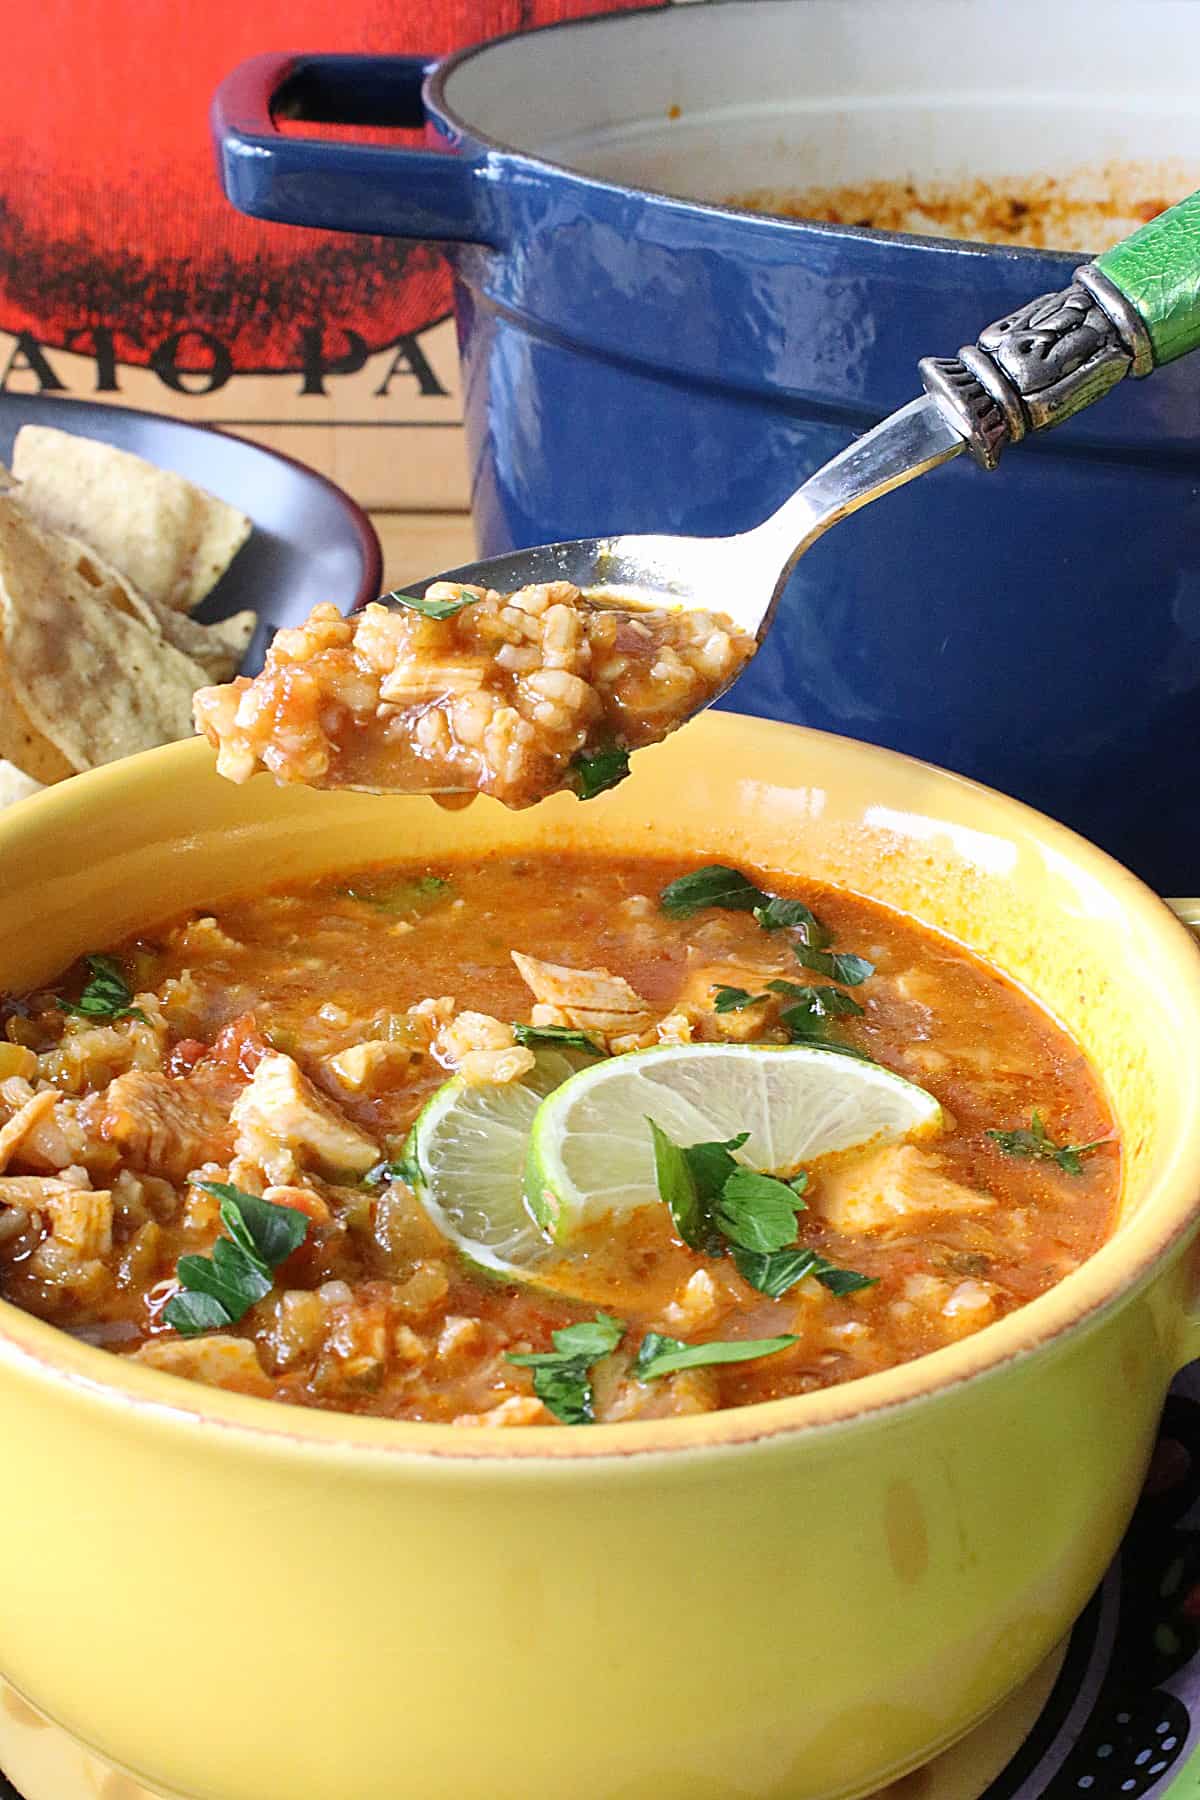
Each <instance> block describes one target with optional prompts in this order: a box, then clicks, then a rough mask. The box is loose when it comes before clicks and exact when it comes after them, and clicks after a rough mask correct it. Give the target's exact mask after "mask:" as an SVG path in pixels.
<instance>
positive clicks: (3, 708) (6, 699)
mask: <svg viewBox="0 0 1200 1800" xmlns="http://www.w3.org/2000/svg"><path fill="white" fill-rule="evenodd" d="M0 757H2V758H3V759H4V761H5V762H8V763H11V764H13V765H14V766H15V767H16V768H18V769H20V770H21V771H22V773H23V774H25V775H28V776H29V777H31V778H32V779H33V780H34V781H40V782H42V783H43V784H44V785H48V784H49V783H50V782H52V781H65V780H66V778H67V776H68V775H73V774H74V773H75V771H74V769H73V768H72V767H71V765H70V763H69V762H68V761H67V759H66V757H65V756H64V755H63V753H62V751H61V750H56V749H55V747H54V745H53V744H52V743H51V742H50V740H49V738H47V737H46V736H45V735H44V734H43V733H42V732H41V731H39V730H38V728H37V726H36V725H35V724H34V722H33V720H32V719H31V718H30V717H29V714H28V713H27V712H26V711H25V708H24V707H23V706H22V705H21V702H20V701H19V700H18V699H17V696H16V693H15V691H14V689H13V685H12V682H11V681H10V680H9V677H8V669H7V666H6V664H5V660H4V647H3V641H2V639H0Z"/></svg>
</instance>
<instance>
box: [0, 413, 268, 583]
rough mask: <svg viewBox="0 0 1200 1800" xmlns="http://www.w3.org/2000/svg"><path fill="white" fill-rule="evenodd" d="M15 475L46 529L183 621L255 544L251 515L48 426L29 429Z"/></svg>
mask: <svg viewBox="0 0 1200 1800" xmlns="http://www.w3.org/2000/svg"><path fill="white" fill-rule="evenodd" d="M13 472H14V474H15V475H16V477H17V479H18V481H19V482H20V483H21V488H20V497H21V504H22V505H23V506H24V507H26V509H27V510H28V511H29V512H30V513H31V514H32V515H33V517H34V518H35V519H36V520H37V522H38V524H39V525H41V526H43V527H44V528H45V529H46V530H48V531H60V532H63V533H64V534H65V535H66V536H68V537H72V538H79V539H82V541H83V542H84V543H85V544H88V545H90V546H91V547H92V548H93V549H94V550H95V551H96V552H97V554H98V555H99V556H100V557H101V558H102V559H103V560H104V561H105V562H107V563H109V564H111V566H112V567H113V568H114V569H116V570H118V571H119V572H120V573H121V574H122V575H123V576H125V577H126V579H127V580H128V581H130V582H132V583H133V586H134V587H135V588H136V589H137V590H138V592H139V593H140V594H142V595H143V596H145V598H146V599H148V600H153V601H156V602H158V603H159V604H160V605H162V606H166V607H170V608H171V609H172V610H175V611H182V612H190V611H191V609H192V608H193V607H194V606H197V605H198V604H199V603H200V601H201V600H203V598H204V596H205V595H206V594H207V593H209V592H210V591H211V589H212V588H213V587H215V585H216V583H217V581H218V580H219V579H220V577H221V576H222V575H223V574H224V572H225V570H226V569H227V568H228V567H229V564H230V563H231V562H232V561H233V559H234V557H235V556H236V555H237V553H238V551H239V550H240V549H241V547H242V545H243V544H244V543H245V541H246V539H247V538H248V537H249V535H250V529H251V527H250V521H249V519H248V518H247V517H246V515H245V514H244V513H241V512H239V511H238V510H237V508H236V507H233V506H229V505H227V504H226V502H225V501H224V500H218V499H216V498H215V497H214V496H213V495H212V494H208V493H205V491H204V489H203V488H198V487H196V486H195V485H194V484H193V483H192V482H190V481H186V480H185V479H184V478H183V476H182V475H176V474H175V473H174V471H173V470H170V469H159V468H156V467H155V466H154V464H153V463H148V462H146V461H144V460H143V458H142V457H140V456H133V455H132V454H131V453H130V452H129V451H128V450H117V449H114V448H113V446H112V445H111V444H102V443H99V442H97V441H96V439H94V438H87V437H77V436H75V435H74V434H73V433H72V432H68V431H55V430H54V429H53V428H52V427H50V426H48V425H23V426H22V427H21V429H20V431H19V432H18V433H17V441H16V444H15V445H14V447H13Z"/></svg>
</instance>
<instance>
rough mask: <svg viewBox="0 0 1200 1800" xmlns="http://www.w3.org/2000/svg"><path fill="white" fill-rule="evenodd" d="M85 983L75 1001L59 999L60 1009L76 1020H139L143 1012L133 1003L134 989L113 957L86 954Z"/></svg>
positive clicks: (144, 1016)
mask: <svg viewBox="0 0 1200 1800" xmlns="http://www.w3.org/2000/svg"><path fill="white" fill-rule="evenodd" d="M83 960H84V962H85V963H86V964H87V969H88V983H87V986H86V987H85V988H84V990H83V992H82V994H80V996H79V998H78V1000H59V1001H58V1003H57V1004H58V1008H59V1011H60V1012H65V1013H71V1014H72V1015H73V1016H74V1017H75V1018H78V1019H140V1020H141V1021H142V1023H143V1024H145V1022H146V1015H145V1013H144V1012H143V1011H142V1009H141V1007H140V1006H135V1005H134V1004H133V991H132V989H131V988H130V986H129V983H128V982H127V981H126V979H125V976H124V974H123V973H122V971H121V965H120V963H119V962H118V961H117V959H116V958H115V957H114V956H85V957H84V959H83Z"/></svg>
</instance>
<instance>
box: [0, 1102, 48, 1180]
mask: <svg viewBox="0 0 1200 1800" xmlns="http://www.w3.org/2000/svg"><path fill="white" fill-rule="evenodd" d="M57 1104H58V1095H57V1093H56V1092H55V1091H54V1089H53V1088H44V1089H43V1090H42V1092H41V1093H40V1094H33V1095H31V1096H30V1098H29V1099H28V1100H26V1101H25V1103H24V1105H23V1106H21V1107H20V1108H18V1110H17V1111H16V1112H15V1113H14V1114H13V1116H12V1118H11V1119H9V1120H8V1121H7V1123H5V1124H4V1125H0V1170H3V1169H6V1168H7V1167H8V1165H9V1162H10V1161H11V1159H12V1156H13V1153H14V1152H15V1151H17V1150H19V1149H20V1147H21V1145H22V1144H23V1143H24V1141H25V1139H26V1138H27V1137H28V1136H29V1134H30V1132H31V1131H32V1130H33V1129H34V1127H35V1126H37V1125H40V1124H41V1123H42V1122H43V1121H44V1120H45V1119H46V1118H47V1117H48V1116H49V1114H50V1113H52V1112H53V1111H54V1108H55V1106H56V1105H57Z"/></svg>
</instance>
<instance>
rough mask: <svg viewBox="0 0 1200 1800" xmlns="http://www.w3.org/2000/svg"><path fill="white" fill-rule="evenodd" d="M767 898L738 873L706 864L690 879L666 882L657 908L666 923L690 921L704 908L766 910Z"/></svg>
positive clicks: (731, 910)
mask: <svg viewBox="0 0 1200 1800" xmlns="http://www.w3.org/2000/svg"><path fill="white" fill-rule="evenodd" d="M769 902H770V896H769V895H767V894H764V893H763V891H762V889H761V888H756V887H755V885H754V883H753V882H752V881H751V880H750V879H749V877H748V876H745V875H743V874H742V872H741V870H740V869H730V868H728V867H727V866H726V865H725V864H724V863H706V864H705V866H704V868H702V869H694V870H693V871H692V873H691V874H690V875H680V876H679V877H678V879H677V880H675V881H669V882H668V883H667V885H666V887H665V888H664V889H663V890H662V893H661V894H660V895H659V896H658V904H659V907H660V908H661V910H662V911H663V912H665V913H666V915H667V917H668V919H690V918H691V917H692V915H693V913H698V912H703V911H704V909H705V907H706V906H718V907H720V908H721V909H722V910H723V911H724V912H753V911H754V910H755V908H756V907H759V906H766V905H768V904H769Z"/></svg>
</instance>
